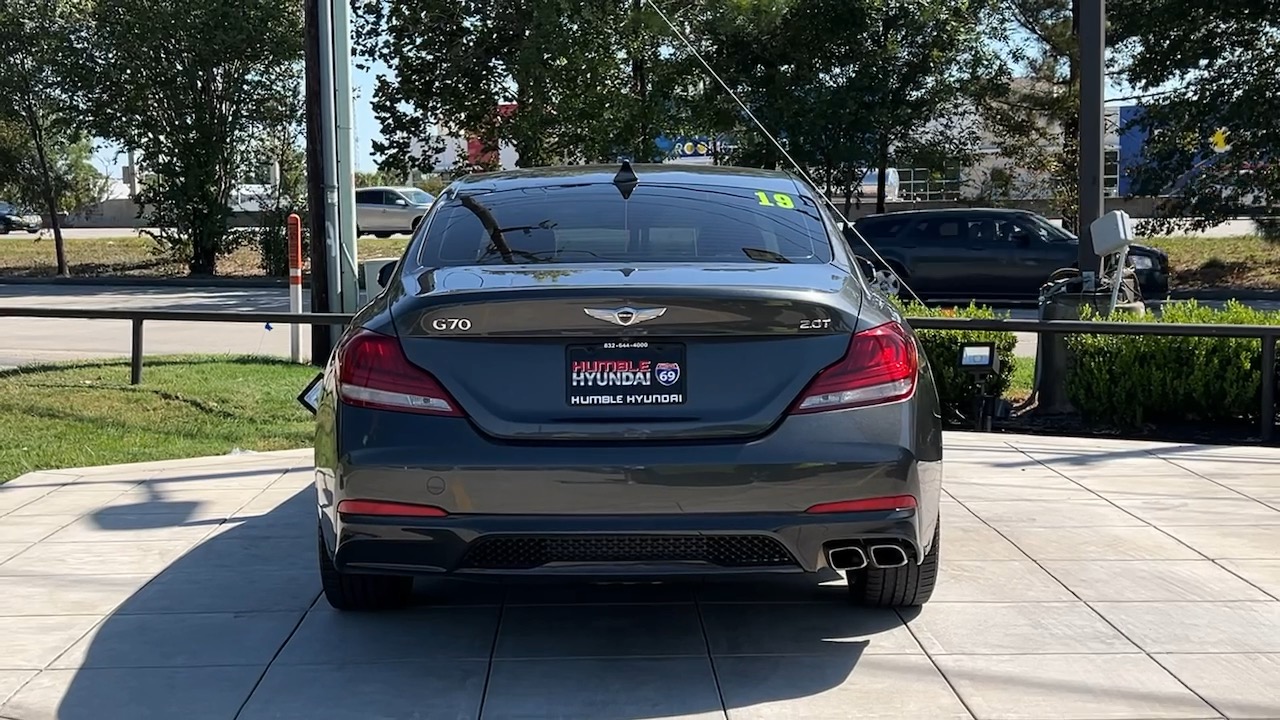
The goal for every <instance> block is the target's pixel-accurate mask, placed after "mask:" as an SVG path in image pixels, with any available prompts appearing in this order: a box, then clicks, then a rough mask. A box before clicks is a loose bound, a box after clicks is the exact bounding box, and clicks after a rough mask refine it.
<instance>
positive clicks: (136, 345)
mask: <svg viewBox="0 0 1280 720" xmlns="http://www.w3.org/2000/svg"><path fill="white" fill-rule="evenodd" d="M129 384H130V385H140V384H142V319H141V318H134V320H133V347H132V349H131V350H130V353H129Z"/></svg>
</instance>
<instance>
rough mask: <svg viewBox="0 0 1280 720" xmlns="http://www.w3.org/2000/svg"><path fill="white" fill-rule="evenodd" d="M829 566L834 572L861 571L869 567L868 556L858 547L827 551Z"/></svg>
mask: <svg viewBox="0 0 1280 720" xmlns="http://www.w3.org/2000/svg"><path fill="white" fill-rule="evenodd" d="M827 564H828V565H830V566H831V569H832V570H861V569H862V568H864V567H866V566H867V555H866V553H864V552H862V548H860V547H857V546H851V547H840V548H834V549H832V550H828V551H827Z"/></svg>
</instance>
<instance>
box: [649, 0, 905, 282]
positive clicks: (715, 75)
mask: <svg viewBox="0 0 1280 720" xmlns="http://www.w3.org/2000/svg"><path fill="white" fill-rule="evenodd" d="M645 2H646V3H648V5H649V7H651V8H653V10H654V12H656V13H658V16H659V17H661V18H662V21H663V22H664V23H666V24H667V27H669V28H671V32H673V33H675V36H676V37H677V38H679V39H680V42H682V43H684V46H685V47H686V48H688V49H689V52H690V53H692V54H693V56H694V57H695V58H697V59H698V62H699V63H701V64H702V67H704V68H706V70H707V73H708V74H709V75H711V77H712V78H714V79H715V81H716V82H717V83H718V84H719V85H720V87H722V88H724V91H725V92H726V93H728V94H729V97H731V98H733V101H734V102H735V103H737V105H738V107H740V108H742V111H743V112H745V113H746V114H747V117H748V118H750V119H751V122H753V123H755V126H756V127H757V128H758V129H759V130H760V132H761V133H762V134H763V135H764V136H765V137H766V138H768V140H769V142H771V143H772V144H773V146H774V147H776V148H777V149H778V151H779V152H781V153H782V156H783V157H784V158H786V159H787V162H789V163H791V166H792V167H794V168H795V171H796V172H797V173H798V174H799V175H800V177H801V178H803V179H804V181H805V182H807V183H809V185H810V186H811V187H813V189H814V190H816V191H817V192H816V194H817V195H818V196H819V197H821V198H822V201H823V202H824V203H826V205H827V206H828V207H829V208H831V211H832V212H834V213H835V214H836V217H838V218H840V220H841V222H843V223H844V227H845V228H847V229H848V230H850V231H851V232H853V234H854V235H855V236H857V238H858V240H860V241H862V244H863V245H866V246H867V249H868V250H870V251H871V254H872V255H874V256H875V258H876V260H878V261H879V262H880V265H881V266H882V267H883V268H884V270H885V271H887V272H888V273H890V274H891V275H893V277H894V278H896V279H897V281H898V284H899V286H901V287H902V288H904V289H905V290H906V291H907V292H909V293H911V297H912V298H913V299H915V301H916V302H918V303H920V304H921V305H923V304H924V301H923V300H921V299H920V296H919V295H917V294H916V291H915V290H912V289H911V286H909V285H907V282H906V280H904V279H903V278H902V276H901V275H899V274H898V273H897V271H895V270H894V269H893V266H892V265H890V264H889V263H888V262H887V261H886V260H885V259H884V257H882V256H881V255H880V253H879V252H878V251H876V249H875V248H874V247H872V246H871V243H870V242H868V241H867V239H866V238H865V237H863V235H862V233H860V232H858V229H857V228H855V227H854V226H853V223H851V222H849V219H848V218H847V217H845V214H844V213H843V212H841V211H840V209H839V208H837V207H836V205H835V203H833V202H831V198H829V197H827V194H826V193H825V192H822V190H821V189H820V187H819V185H818V183H817V182H815V181H814V180H813V178H812V177H811V176H810V175H809V173H808V172H806V171H805V169H804V168H803V167H801V165H800V163H798V162H796V161H795V158H793V157H791V153H789V152H787V149H786V147H784V146H783V145H782V143H780V142H778V139H777V138H775V137H774V136H773V133H770V132H769V129H768V128H766V127H765V125H764V123H762V122H760V120H759V118H757V117H756V115H755V113H753V112H751V108H749V107H747V104H746V103H744V102H743V101H742V99H741V98H739V97H738V94H737V93H735V92H734V91H733V88H730V87H729V84H728V83H726V82H725V81H724V80H723V79H722V78H721V77H720V75H719V73H717V72H716V71H715V68H713V67H711V63H708V62H707V61H706V59H705V58H703V57H702V53H700V52H698V49H697V48H695V47H694V46H693V43H691V42H689V39H688V38H687V37H685V34H684V33H683V32H681V31H680V28H678V27H676V24H675V23H674V22H672V21H671V18H669V17H667V14H666V13H665V12H663V11H662V8H660V7H658V4H657V3H656V2H655V1H654V0H645Z"/></svg>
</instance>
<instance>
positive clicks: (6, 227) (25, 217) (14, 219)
mask: <svg viewBox="0 0 1280 720" xmlns="http://www.w3.org/2000/svg"><path fill="white" fill-rule="evenodd" d="M42 227H44V220H43V219H42V218H41V217H40V213H37V212H32V211H30V210H25V209H23V208H20V207H18V206H17V205H14V204H13V203H7V202H4V201H3V200H0V235H4V234H5V233H8V232H16V231H19V230H25V231H27V232H29V233H32V234H34V233H38V232H40V229H41V228H42Z"/></svg>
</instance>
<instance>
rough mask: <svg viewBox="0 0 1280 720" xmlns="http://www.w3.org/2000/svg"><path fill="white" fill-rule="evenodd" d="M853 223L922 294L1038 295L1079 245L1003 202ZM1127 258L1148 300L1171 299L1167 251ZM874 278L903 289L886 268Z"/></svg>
mask: <svg viewBox="0 0 1280 720" xmlns="http://www.w3.org/2000/svg"><path fill="white" fill-rule="evenodd" d="M853 225H854V227H855V228H856V229H857V231H858V233H859V234H861V235H862V236H863V237H864V238H866V239H867V242H869V243H870V244H871V246H872V247H873V248H875V250H876V252H877V253H879V254H880V256H881V257H883V258H884V260H885V263H887V264H888V265H890V266H891V267H892V269H893V271H894V272H896V273H897V274H898V275H899V276H901V277H902V278H903V279H904V280H906V282H907V284H908V285H910V286H911V289H912V290H914V291H915V292H916V294H917V295H919V296H920V297H921V298H922V299H925V300H950V301H955V300H959V301H968V300H996V299H1002V300H1003V299H1034V298H1037V297H1039V294H1040V287H1041V286H1042V285H1044V283H1045V282H1046V281H1047V280H1048V279H1049V276H1050V275H1052V274H1053V272H1054V271H1055V270H1059V269H1061V268H1069V267H1074V266H1075V264H1076V254H1077V249H1078V247H1079V243H1080V241H1079V239H1078V238H1077V237H1076V236H1075V235H1072V234H1071V233H1069V232H1067V231H1066V230H1064V229H1062V228H1061V227H1058V226H1057V225H1054V224H1053V223H1051V222H1049V220H1048V219H1047V218H1045V217H1043V216H1041V215H1037V214H1036V213H1033V212H1029V211H1026V210H1011V209H1006V208H954V209H945V210H907V211H903V212H891V213H884V214H880V215H868V216H866V217H862V218H859V219H858V220H856V221H854V223H853ZM849 239H850V242H851V244H852V245H853V247H854V251H855V252H856V253H857V254H858V255H860V256H862V257H864V258H867V259H868V260H870V261H872V262H873V263H874V264H877V265H878V263H875V261H874V257H868V256H869V255H870V253H869V252H868V251H867V249H866V247H865V246H863V245H862V243H861V242H860V241H858V240H857V238H856V237H854V236H852V234H850V238H849ZM1128 263H1129V264H1130V265H1131V266H1132V267H1133V269H1134V273H1135V275H1136V276H1137V279H1138V284H1139V285H1140V286H1141V288H1142V296H1143V297H1144V298H1145V299H1147V300H1149V301H1150V300H1163V299H1165V298H1166V297H1168V294H1169V256H1168V255H1166V254H1165V253H1164V252H1163V251H1161V250H1157V249H1156V248H1153V247H1148V246H1146V245H1131V246H1130V247H1129V261H1128ZM877 281H878V282H879V284H880V287H881V288H882V289H884V290H885V291H886V292H889V293H898V292H900V291H901V288H900V287H899V285H898V283H897V281H896V280H895V279H894V278H893V277H892V275H891V274H889V273H884V272H883V271H881V272H880V273H879V277H878V278H877ZM904 294H905V293H904Z"/></svg>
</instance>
